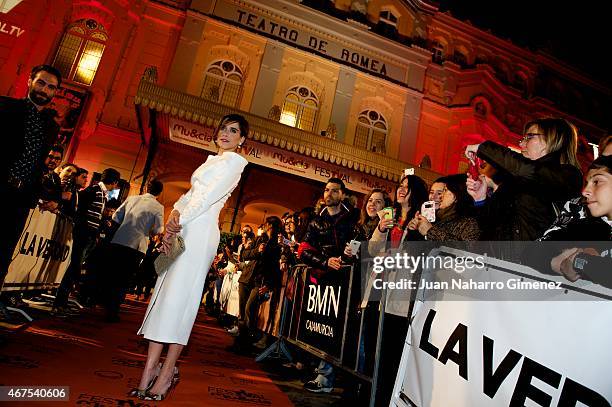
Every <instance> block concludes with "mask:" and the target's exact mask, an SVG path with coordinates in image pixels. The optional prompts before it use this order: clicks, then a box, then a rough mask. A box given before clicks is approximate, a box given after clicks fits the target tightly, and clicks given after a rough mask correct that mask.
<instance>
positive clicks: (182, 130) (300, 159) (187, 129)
mask: <svg viewBox="0 0 612 407" xmlns="http://www.w3.org/2000/svg"><path fill="white" fill-rule="evenodd" d="M213 133H214V128H213V127H204V126H200V125H197V124H194V123H190V122H186V121H183V120H178V119H175V118H173V117H170V118H169V132H168V136H169V138H170V140H172V141H175V142H177V143H182V144H187V145H190V146H193V147H197V148H201V149H203V150H207V151H211V152H215V153H216V152H217V147H216V146H215V144H214V142H213ZM244 155H245V157H246V159H247V160H249V162H251V163H253V164H258V165H262V166H264V167H268V168H272V169H275V170H278V171H281V172H286V173H289V174H293V175H297V176H300V177H304V178H309V179H312V180H315V181H319V182H327V180H328V179H329V178H331V177H336V178H340V179H341V180H342V181H344V183H345V185H346V187H347V188H348V189H350V190H352V191H356V192H360V193H362V194H367V193H369V192H370V191H371V190H372V189H373V188H380V189H383V190H386V191H387V192H388V193H390V194H391V193H393V187H394V184H393V183H391V182H389V181H386V180H383V179H380V178H376V177H372V176H369V175H366V174H363V173H360V172H357V171H353V170H349V169H348V168H344V167H340V166H338V165H334V164H330V163H328V162H324V161H321V160H317V159H314V158H312V157H306V156H304V155H301V154H298V153H294V152H290V151H287V150H283V149H281V148H276V147H273V146H270V145H268V144H265V143H259V142H257V141H254V140H248V142H247V143H246V151H244Z"/></svg>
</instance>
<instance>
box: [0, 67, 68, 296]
mask: <svg viewBox="0 0 612 407" xmlns="http://www.w3.org/2000/svg"><path fill="white" fill-rule="evenodd" d="M61 80H62V79H61V74H60V72H59V71H58V70H57V69H55V68H53V67H52V66H48V65H39V66H36V67H34V68H33V69H32V71H31V73H30V78H29V79H28V95H27V97H26V98H23V99H14V98H10V97H6V96H0V123H2V130H1V131H0V133H1V134H2V136H3V137H2V140H3V143H4V145H3V150H2V151H3V159H2V160H0V173H1V174H0V194H1V196H2V197H3V201H4V204H5V205H6V207H7V209H6V211H5V213H4V214H5V216H4V220H5V225H4V228H3V229H4V231H3V233H1V234H0V236H1V237H0V285H1V284H2V283H3V282H4V277H5V276H6V273H7V272H8V266H9V264H10V263H11V259H12V255H13V251H14V249H15V246H16V245H17V242H18V241H19V237H20V235H21V231H22V230H23V227H24V225H25V222H26V219H27V216H28V213H29V210H30V208H34V207H35V206H36V202H37V200H38V198H39V193H40V185H41V178H42V175H43V173H44V157H45V155H46V154H47V153H48V152H49V145H51V144H53V141H54V140H53V137H57V133H55V134H54V130H55V129H57V127H56V126H57V125H56V124H55V123H54V122H53V121H52V120H50V119H49V118H48V116H47V115H45V114H44V113H43V109H44V108H45V107H46V106H47V105H48V104H49V103H50V102H51V100H52V99H53V97H54V95H55V92H56V91H57V88H58V87H59V85H60V83H61Z"/></svg>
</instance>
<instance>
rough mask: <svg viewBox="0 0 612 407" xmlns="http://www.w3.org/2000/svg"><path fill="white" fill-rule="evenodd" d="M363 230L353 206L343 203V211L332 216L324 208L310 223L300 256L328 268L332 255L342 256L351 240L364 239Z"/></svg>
mask: <svg viewBox="0 0 612 407" xmlns="http://www.w3.org/2000/svg"><path fill="white" fill-rule="evenodd" d="M364 238H365V236H363V232H362V231H361V230H360V229H359V228H358V227H357V218H356V216H355V213H354V212H353V209H352V208H349V207H347V206H345V205H344V204H342V205H341V211H340V213H338V214H337V215H335V216H331V215H330V214H329V213H328V211H327V208H324V209H323V210H322V211H321V213H320V214H319V216H316V217H315V218H314V219H313V220H312V221H311V222H310V224H309V225H308V229H307V230H306V234H305V235H304V239H303V241H302V243H301V244H300V250H299V257H300V260H301V261H303V262H304V263H305V264H307V265H309V266H311V267H314V268H317V269H320V270H327V260H328V259H329V258H330V257H340V256H342V254H343V253H344V249H345V247H346V244H347V243H348V242H350V241H351V240H353V239H354V240H363V239H364Z"/></svg>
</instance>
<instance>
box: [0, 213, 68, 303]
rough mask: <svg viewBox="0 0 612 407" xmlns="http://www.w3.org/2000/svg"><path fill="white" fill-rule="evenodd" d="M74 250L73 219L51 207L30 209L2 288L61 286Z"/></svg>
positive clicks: (20, 288) (28, 288)
mask: <svg viewBox="0 0 612 407" xmlns="http://www.w3.org/2000/svg"><path fill="white" fill-rule="evenodd" d="M71 251H72V222H71V221H69V220H68V219H66V218H64V217H61V216H58V215H56V214H54V213H51V212H49V211H41V210H40V209H38V208H34V209H30V213H29V215H28V219H27V221H26V225H25V228H24V230H23V232H22V233H21V237H20V239H19V242H18V243H17V246H16V247H15V251H14V252H13V260H12V262H11V264H10V266H9V271H8V274H7V275H6V278H5V279H4V285H3V286H2V291H14V290H34V289H48V288H53V287H57V286H58V285H59V284H60V283H61V281H62V278H63V276H64V274H65V273H66V269H67V268H68V265H69V264H70V253H71Z"/></svg>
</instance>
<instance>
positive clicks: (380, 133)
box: [353, 110, 387, 153]
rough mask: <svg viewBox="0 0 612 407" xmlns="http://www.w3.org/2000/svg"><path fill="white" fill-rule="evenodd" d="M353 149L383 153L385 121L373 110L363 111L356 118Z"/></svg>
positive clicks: (385, 141) (385, 133)
mask: <svg viewBox="0 0 612 407" xmlns="http://www.w3.org/2000/svg"><path fill="white" fill-rule="evenodd" d="M353 144H354V145H355V147H358V148H363V149H364V150H370V151H374V152H377V153H385V151H386V145H387V121H386V120H385V118H384V117H383V116H382V115H381V114H380V113H378V112H376V111H374V110H364V111H363V112H361V113H360V114H359V117H358V118H357V128H356V130H355V141H354V142H353Z"/></svg>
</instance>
